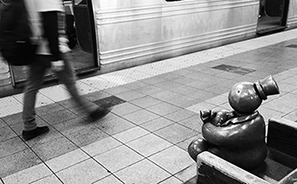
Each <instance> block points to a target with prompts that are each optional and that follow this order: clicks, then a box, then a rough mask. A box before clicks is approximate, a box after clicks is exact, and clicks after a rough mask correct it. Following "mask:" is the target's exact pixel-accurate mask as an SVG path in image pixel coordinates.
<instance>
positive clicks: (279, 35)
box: [0, 30, 296, 117]
mask: <svg viewBox="0 0 297 184" xmlns="http://www.w3.org/2000/svg"><path fill="white" fill-rule="evenodd" d="M294 32H296V30H289V31H285V32H281V33H275V34H273V35H269V36H266V37H257V38H254V39H250V40H245V41H242V42H236V43H231V44H229V45H225V46H220V47H216V48H211V49H209V50H203V51H198V52H196V53H192V54H188V55H183V56H179V57H178V58H184V57H187V56H190V55H199V54H201V53H208V52H212V51H215V50H220V49H224V48H232V47H235V46H237V47H238V46H240V45H241V44H244V43H248V42H254V43H257V42H260V43H262V45H260V46H255V45H253V47H251V48H248V49H247V48H242V47H241V48H240V47H239V49H237V51H236V52H233V53H232V54H231V55H234V54H240V53H242V52H245V51H250V50H255V49H259V48H262V47H266V46H269V45H274V44H277V43H281V42H284V41H287V40H290V39H294V38H296V36H294V35H293V33H294ZM283 34H286V35H287V37H284V38H282V40H278V41H274V42H272V41H270V42H267V41H266V42H265V41H263V40H269V38H270V37H281V36H282V35H283ZM288 34H292V35H291V36H290V35H288ZM270 40H275V39H270ZM233 51H235V50H233ZM217 54H219V53H217ZM219 55H220V54H219ZM228 56H229V55H228V54H227V55H223V56H221V57H218V58H209V59H207V60H205V61H203V62H201V63H205V62H208V61H212V60H213V59H220V58H225V57H228ZM175 59H176V58H171V59H166V60H163V61H160V62H157V63H151V64H148V65H147V66H150V65H158V63H159V64H160V63H161V62H162V63H166V62H167V63H170V62H171V61H175ZM201 63H193V64H189V66H192V65H197V64H201ZM138 67H145V65H141V66H138ZM176 68H177V67H175V70H178V69H182V68H185V67H179V68H177V69H176ZM126 70H127V71H129V70H137V67H134V68H129V69H126ZM175 70H174V71H175ZM168 72H171V71H163V72H162V73H168ZM116 73H117V71H116V72H112V73H109V74H104V75H102V76H109V75H112V74H116ZM102 76H97V77H99V78H100V77H101V78H102ZM152 76H154V75H152ZM152 76H147V77H145V78H149V77H152ZM84 80H87V79H82V80H78V82H83V81H84ZM110 82H113V81H112V80H111V81H110ZM130 82H131V81H130ZM130 82H126V83H130ZM126 83H123V84H126ZM123 84H120V83H118V84H117V85H116V86H119V85H123ZM90 87H92V86H90ZM110 87H113V86H110ZM110 87H106V88H104V89H108V88H110ZM43 89H46V88H43ZM95 89H97V88H95ZM104 89H98V91H100V90H104ZM43 95H44V94H43ZM44 96H45V97H47V98H49V97H48V96H46V95H44ZM49 99H51V98H49ZM51 100H52V99H51ZM0 101H1V99H0ZM53 103H55V101H54V102H53ZM15 113H17V112H15ZM5 115H10V114H9V113H8V114H4V115H1V113H0V117H4V116H5Z"/></svg>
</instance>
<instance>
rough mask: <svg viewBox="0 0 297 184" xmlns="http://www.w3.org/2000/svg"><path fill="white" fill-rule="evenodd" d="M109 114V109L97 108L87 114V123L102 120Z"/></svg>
mask: <svg viewBox="0 0 297 184" xmlns="http://www.w3.org/2000/svg"><path fill="white" fill-rule="evenodd" d="M109 112H110V109H109V108H102V107H99V108H97V109H96V110H94V111H93V112H91V113H90V114H89V117H88V118H89V121H91V122H94V121H97V120H99V119H101V118H103V117H104V116H106V115H107V114H108V113H109Z"/></svg>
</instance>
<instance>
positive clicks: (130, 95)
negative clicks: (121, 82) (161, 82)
mask: <svg viewBox="0 0 297 184" xmlns="http://www.w3.org/2000/svg"><path fill="white" fill-rule="evenodd" d="M116 96H117V97H118V98H121V99H123V100H125V101H131V100H134V99H137V98H141V97H144V96H145V94H142V93H139V92H137V91H133V90H132V91H127V92H124V93H120V94H117V95H116Z"/></svg>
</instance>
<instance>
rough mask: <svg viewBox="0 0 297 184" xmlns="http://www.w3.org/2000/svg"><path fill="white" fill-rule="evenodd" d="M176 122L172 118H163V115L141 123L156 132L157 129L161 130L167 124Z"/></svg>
mask: <svg viewBox="0 0 297 184" xmlns="http://www.w3.org/2000/svg"><path fill="white" fill-rule="evenodd" d="M173 123H174V122H173V121H171V120H168V119H166V118H163V117H159V118H156V119H153V120H151V121H149V122H146V123H143V124H141V125H140V126H141V127H143V128H145V129H147V130H149V131H151V132H154V131H156V130H159V129H161V128H164V127H166V126H169V125H171V124H173Z"/></svg>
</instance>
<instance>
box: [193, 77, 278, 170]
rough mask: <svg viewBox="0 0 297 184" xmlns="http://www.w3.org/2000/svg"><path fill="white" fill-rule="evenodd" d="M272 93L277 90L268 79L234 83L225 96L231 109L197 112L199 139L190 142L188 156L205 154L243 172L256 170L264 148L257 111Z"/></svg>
mask: <svg viewBox="0 0 297 184" xmlns="http://www.w3.org/2000/svg"><path fill="white" fill-rule="evenodd" d="M274 94H279V88H278V85H277V83H276V82H275V80H274V79H273V77H272V76H268V77H267V78H265V79H263V80H261V81H257V82H255V83H251V82H239V83H237V84H235V85H234V86H233V87H232V89H231V91H230V92H229V96H228V100H229V104H230V106H231V107H232V108H233V109H234V110H232V111H227V110H220V111H215V110H214V111H213V110H202V111H200V118H201V120H202V121H203V126H202V136H203V138H197V139H195V140H193V141H192V142H191V144H190V145H189V147H188V152H189V154H190V156H191V157H192V158H193V159H194V160H195V161H196V158H197V155H198V154H199V153H201V152H203V151H209V152H212V153H213V154H215V155H217V156H219V157H221V158H223V159H225V160H227V161H229V162H231V163H233V164H235V165H237V166H239V167H241V168H243V169H247V170H252V169H254V168H256V167H258V166H259V165H260V164H261V163H263V162H264V160H265V158H266V156H267V146H266V143H265V121H264V118H263V117H262V115H261V114H260V113H259V112H258V111H257V109H258V107H259V106H260V105H261V103H262V101H263V100H266V99H267V96H269V95H274Z"/></svg>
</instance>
